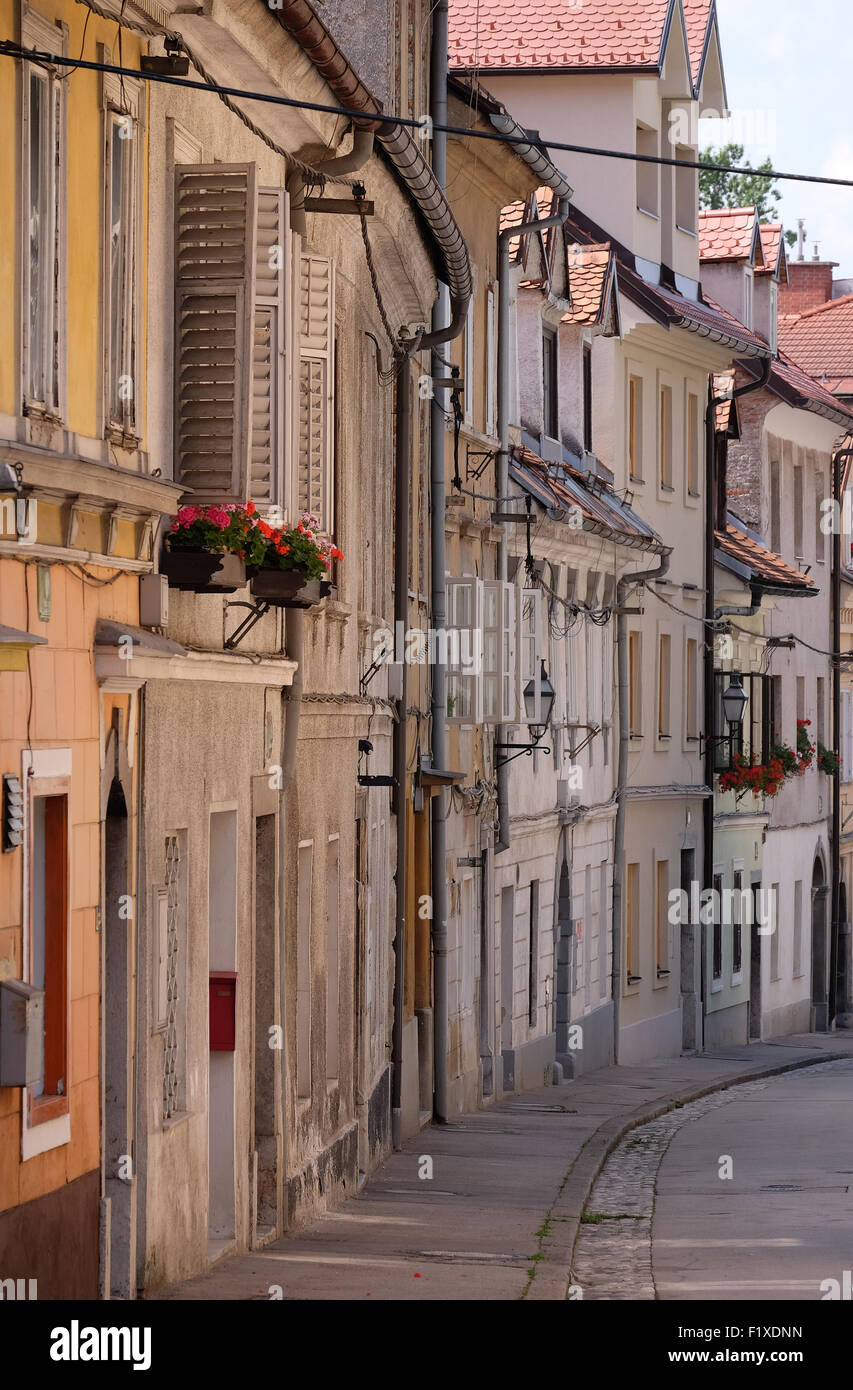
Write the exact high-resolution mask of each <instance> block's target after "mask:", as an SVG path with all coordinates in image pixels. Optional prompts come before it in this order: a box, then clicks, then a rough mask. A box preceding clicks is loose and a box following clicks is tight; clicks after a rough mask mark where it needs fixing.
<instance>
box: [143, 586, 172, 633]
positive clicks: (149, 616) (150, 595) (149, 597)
mask: <svg viewBox="0 0 853 1390" xmlns="http://www.w3.org/2000/svg"><path fill="white" fill-rule="evenodd" d="M139 622H140V624H141V626H142V627H166V626H167V625H168V622H169V581H168V579H167V578H166V576H165V574H143V575H140V577H139Z"/></svg>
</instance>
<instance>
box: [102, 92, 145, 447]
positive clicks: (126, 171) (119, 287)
mask: <svg viewBox="0 0 853 1390" xmlns="http://www.w3.org/2000/svg"><path fill="white" fill-rule="evenodd" d="M108 78H109V81H107V79H108ZM138 92H139V88H138V85H137V84H136V83H133V82H132V79H128V80H127V81H126V82H125V84H124V87H123V88H122V87H120V86H119V83H118V81H117V80H116V79H114V78H113V76H112V74H107V73H105V74H104V93H105V99H106V112H105V117H104V126H105V148H104V170H105V195H104V196H105V208H106V228H105V233H104V247H105V265H104V339H105V369H106V370H105V381H104V415H105V421H104V423H105V426H106V430H107V433H108V435H109V436H110V437H111V438H112V437H114V436H115V437H117V439H118V440H119V441H123V440H125V439H127V438H128V437H129V438H130V439H131V440H132V439H133V438H134V437H135V434H136V396H137V392H138V389H139V384H140V383H139V382H138V380H137V374H138V371H139V366H138V363H137V341H136V339H137V333H136V321H137V310H136V305H137V281H138V277H139V269H138V267H137V263H136V255H137V251H136V247H137V236H136V226H137V217H138V201H137V189H138V183H139V179H138V159H139V157H140V139H141V136H140V131H139V125H138V122H137V118H136V113H137V109H138V102H139V97H138Z"/></svg>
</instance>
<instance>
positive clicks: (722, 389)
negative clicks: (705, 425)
mask: <svg viewBox="0 0 853 1390" xmlns="http://www.w3.org/2000/svg"><path fill="white" fill-rule="evenodd" d="M734 385H735V374H734V371H730V372H717V373H716V374H715V376H714V378H713V386H714V395H715V396H726V397H728V399H727V400H724V401H721V402H720V404H719V405H716V406H714V424H715V428H716V430H717V433H718V434H726V433H727V431H728V428H729V424H730V423H731V418H732V407H733V405H734V400H733V399H732V391H733V390H734Z"/></svg>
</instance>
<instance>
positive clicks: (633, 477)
mask: <svg viewBox="0 0 853 1390" xmlns="http://www.w3.org/2000/svg"><path fill="white" fill-rule="evenodd" d="M628 482H629V483H637V484H639V486H640V487H645V486H646V480H645V478H638V477H637V475H636V473H629V474H628Z"/></svg>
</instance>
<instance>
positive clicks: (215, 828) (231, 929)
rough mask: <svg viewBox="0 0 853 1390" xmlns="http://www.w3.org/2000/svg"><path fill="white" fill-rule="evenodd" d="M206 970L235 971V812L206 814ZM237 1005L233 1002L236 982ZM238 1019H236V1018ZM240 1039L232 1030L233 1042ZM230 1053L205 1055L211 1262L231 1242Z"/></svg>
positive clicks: (233, 1229)
mask: <svg viewBox="0 0 853 1390" xmlns="http://www.w3.org/2000/svg"><path fill="white" fill-rule="evenodd" d="M208 924H209V952H210V954H209V967H208V968H209V970H210V971H211V972H213V971H217V972H220V971H222V972H226V971H234V970H236V968H237V812H236V811H213V812H211V816H210V844H209V861H208ZM237 986H238V1003H239V981H237ZM238 1018H239V1015H238ZM239 1036H240V1032H239V1027H238V1028H237V1029H236V1030H235V1044H236V1041H237V1039H238V1038H239ZM234 1058H235V1052H232V1051H216V1052H213V1051H211V1052H210V1063H209V1073H208V1075H209V1090H208V1237H209V1239H208V1252H209V1255H210V1257H211V1259H213V1258H215V1257H216V1256H217V1255H218V1254H220V1253H221V1252H222V1249H223V1248H224V1247H226V1246H228V1245H229V1244H230V1243H231V1241H232V1240H233V1239H234V1235H235V1232H236V1224H235V1196H234V1178H235V1156H234V1149H235V1108H234Z"/></svg>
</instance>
